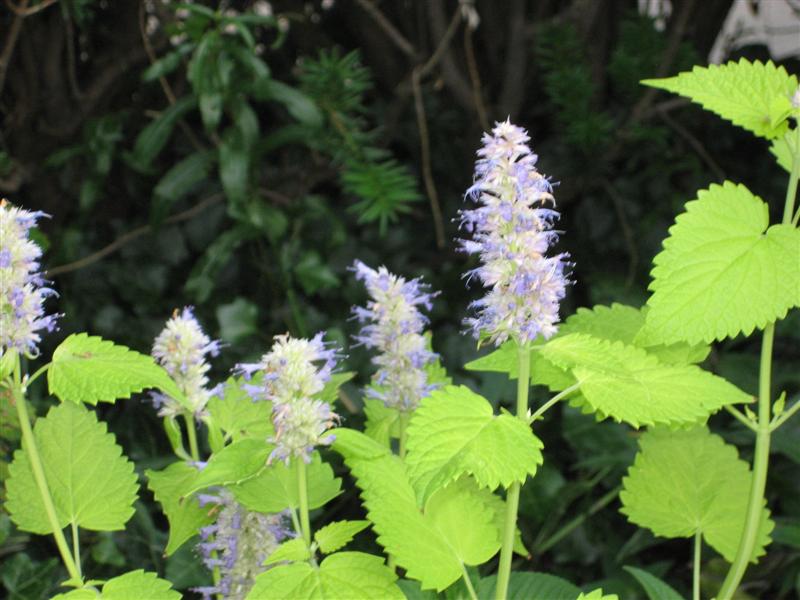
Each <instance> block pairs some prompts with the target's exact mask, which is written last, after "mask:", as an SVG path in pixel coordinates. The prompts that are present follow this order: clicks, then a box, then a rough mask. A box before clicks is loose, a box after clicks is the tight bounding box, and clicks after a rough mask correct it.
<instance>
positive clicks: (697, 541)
mask: <svg viewBox="0 0 800 600" xmlns="http://www.w3.org/2000/svg"><path fill="white" fill-rule="evenodd" d="M702 550H703V537H702V535H701V534H700V530H699V529H698V530H697V533H695V534H694V568H693V569H692V600H700V557H701V552H702Z"/></svg>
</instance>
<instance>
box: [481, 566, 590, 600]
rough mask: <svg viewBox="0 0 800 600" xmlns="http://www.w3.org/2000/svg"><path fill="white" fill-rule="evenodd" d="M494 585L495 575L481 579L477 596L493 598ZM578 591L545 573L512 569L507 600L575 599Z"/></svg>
mask: <svg viewBox="0 0 800 600" xmlns="http://www.w3.org/2000/svg"><path fill="white" fill-rule="evenodd" d="M496 586H497V576H496V575H491V576H490V577H485V578H483V579H481V580H480V581H479V582H478V587H477V589H476V592H477V594H478V598H494V591H495V587H496ZM580 593H581V590H580V588H579V587H577V586H576V585H573V584H572V583H570V582H569V581H567V580H566V579H562V578H561V577H556V576H555V575H549V574H547V573H536V572H531V571H524V572H513V571H512V572H511V579H510V581H509V583H508V600H545V599H546V600H575V598H576V597H577V596H578V595H579V594H580Z"/></svg>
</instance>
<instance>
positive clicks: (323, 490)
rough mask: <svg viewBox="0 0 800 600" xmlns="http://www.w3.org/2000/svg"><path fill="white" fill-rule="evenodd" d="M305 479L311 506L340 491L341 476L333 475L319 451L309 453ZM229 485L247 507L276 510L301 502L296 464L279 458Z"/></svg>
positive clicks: (261, 510)
mask: <svg viewBox="0 0 800 600" xmlns="http://www.w3.org/2000/svg"><path fill="white" fill-rule="evenodd" d="M306 481H307V487H308V504H309V508H310V509H311V510H313V509H315V508H319V507H321V506H323V505H325V504H326V503H328V502H329V501H330V500H332V499H333V498H335V497H336V496H338V495H339V494H340V493H341V491H342V480H341V479H339V478H338V477H334V475H333V469H332V468H331V466H330V465H329V464H327V463H324V462H322V459H321V458H320V455H319V452H314V453H313V454H312V455H311V463H309V464H308V465H307V467H306ZM229 489H230V491H231V492H233V495H234V496H236V500H237V501H238V502H239V503H240V504H243V505H244V506H245V507H247V508H248V510H254V511H257V512H263V513H277V512H281V511H282V510H285V509H287V508H292V509H297V508H299V506H300V497H299V495H298V490H297V473H296V471H295V468H294V466H293V465H292V466H289V467H287V466H286V465H285V464H283V462H279V461H278V462H274V463H272V464H271V465H269V466H268V467H266V468H265V469H263V470H262V471H261V472H260V473H258V474H257V475H256V476H255V477H253V478H251V479H248V480H246V481H244V482H242V483H239V484H238V485H232V486H229Z"/></svg>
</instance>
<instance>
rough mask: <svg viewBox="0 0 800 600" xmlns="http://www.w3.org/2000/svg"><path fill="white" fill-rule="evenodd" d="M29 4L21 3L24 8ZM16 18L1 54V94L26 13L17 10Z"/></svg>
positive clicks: (25, 0)
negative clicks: (22, 13)
mask: <svg viewBox="0 0 800 600" xmlns="http://www.w3.org/2000/svg"><path fill="white" fill-rule="evenodd" d="M27 5H28V0H22V2H21V3H20V6H21V8H22V9H23V10H24V9H25V7H26V6H27ZM14 14H15V16H14V20H13V21H12V22H11V28H10V29H9V30H8V37H7V38H6V43H5V45H4V46H3V52H2V54H0V96H2V94H3V87H4V86H5V83H6V73H7V72H8V63H9V62H11V55H12V54H14V47H15V46H16V45H17V38H18V37H19V32H20V30H21V29H22V21H24V20H25V15H21V14H19V13H17V12H15V13H14Z"/></svg>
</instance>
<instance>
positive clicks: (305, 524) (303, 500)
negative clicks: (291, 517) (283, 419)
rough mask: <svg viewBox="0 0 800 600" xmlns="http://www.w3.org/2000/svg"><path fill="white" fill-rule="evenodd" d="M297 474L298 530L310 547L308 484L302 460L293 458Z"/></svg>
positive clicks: (304, 464)
mask: <svg viewBox="0 0 800 600" xmlns="http://www.w3.org/2000/svg"><path fill="white" fill-rule="evenodd" d="M294 464H295V471H296V472H297V491H298V498H299V499H300V529H301V531H302V533H303V539H304V540H305V541H306V546H308V547H309V548H310V547H311V524H310V522H309V518H308V482H307V481H306V463H305V461H304V460H303V459H302V458H297V457H295V458H294Z"/></svg>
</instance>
